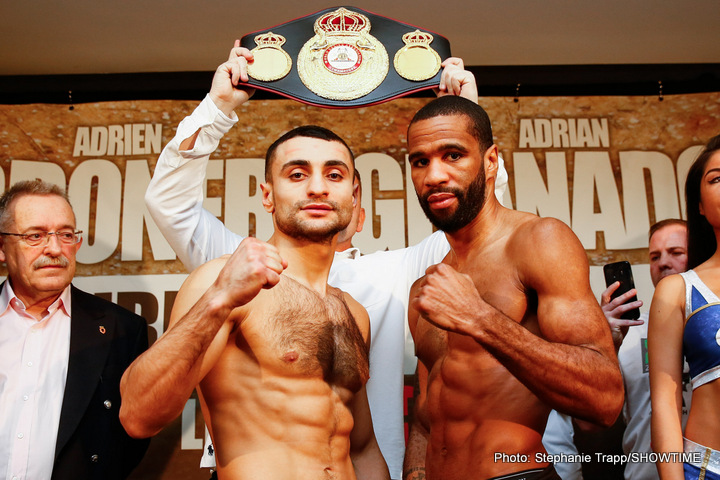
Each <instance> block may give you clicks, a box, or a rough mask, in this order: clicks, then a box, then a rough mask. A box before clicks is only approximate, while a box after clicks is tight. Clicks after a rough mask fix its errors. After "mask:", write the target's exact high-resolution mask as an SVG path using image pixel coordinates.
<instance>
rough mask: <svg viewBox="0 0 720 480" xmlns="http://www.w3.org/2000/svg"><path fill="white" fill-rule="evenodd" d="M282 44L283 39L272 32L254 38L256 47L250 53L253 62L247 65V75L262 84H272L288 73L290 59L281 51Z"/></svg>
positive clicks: (290, 64) (290, 63)
mask: <svg viewBox="0 0 720 480" xmlns="http://www.w3.org/2000/svg"><path fill="white" fill-rule="evenodd" d="M284 43H285V37H283V36H282V35H277V34H274V33H273V32H267V33H263V34H262V35H258V36H256V37H255V45H257V47H255V48H253V49H252V50H251V51H250V52H251V53H252V54H253V62H252V63H249V64H248V75H250V76H251V77H253V78H256V79H258V80H261V81H263V82H273V81H275V80H280V79H281V78H283V77H284V76H285V75H287V74H288V73H290V69H291V68H292V59H291V58H290V55H288V54H287V52H286V51H285V50H283V49H282V46H283V44H284Z"/></svg>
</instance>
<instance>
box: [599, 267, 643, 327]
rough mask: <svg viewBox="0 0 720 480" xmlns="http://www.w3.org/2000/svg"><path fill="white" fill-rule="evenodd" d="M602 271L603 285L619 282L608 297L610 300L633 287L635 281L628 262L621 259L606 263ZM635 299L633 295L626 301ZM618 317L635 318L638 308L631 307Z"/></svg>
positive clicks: (638, 313) (638, 315) (637, 316)
mask: <svg viewBox="0 0 720 480" xmlns="http://www.w3.org/2000/svg"><path fill="white" fill-rule="evenodd" d="M603 273H604V274H605V286H606V287H609V286H610V285H612V284H613V283H615V282H620V286H619V287H618V289H617V290H615V291H614V292H613V294H612V296H611V297H610V298H611V300H612V299H614V298H615V297H619V296H620V295H622V294H623V293H625V292H627V291H628V290H632V289H633V288H635V281H634V280H633V274H632V268H630V262H626V261H622V262H615V263H608V264H607V265H605V266H604V267H603ZM635 301H637V296H636V295H633V296H632V298H630V299H629V300H628V301H627V302H625V303H629V302H635ZM620 318H623V319H625V320H637V319H638V318H640V309H639V308H633V309H632V310H628V311H627V312H625V313H623V314H622V316H621V317H620Z"/></svg>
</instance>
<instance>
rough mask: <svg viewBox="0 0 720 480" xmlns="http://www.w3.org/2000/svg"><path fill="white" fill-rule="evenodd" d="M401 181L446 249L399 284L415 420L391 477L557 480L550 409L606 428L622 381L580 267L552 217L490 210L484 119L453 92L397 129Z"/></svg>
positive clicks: (574, 243)
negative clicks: (414, 374) (549, 451)
mask: <svg viewBox="0 0 720 480" xmlns="http://www.w3.org/2000/svg"><path fill="white" fill-rule="evenodd" d="M408 147H409V160H410V164H411V168H412V179H413V183H414V185H415V190H416V192H417V194H418V198H419V200H420V203H421V206H422V207H423V209H424V210H425V213H426V215H427V216H428V218H429V219H430V221H431V222H432V223H433V224H434V225H435V226H436V227H438V228H440V229H441V230H443V231H444V232H445V233H446V236H447V238H448V241H449V242H450V245H451V251H450V253H449V254H448V255H447V257H445V259H444V260H443V262H442V263H441V264H439V265H435V266H433V267H430V268H429V269H428V270H427V272H426V276H425V277H423V278H421V279H420V280H418V281H417V282H416V284H415V285H414V286H413V289H412V291H411V294H410V300H411V303H410V313H409V321H410V330H411V332H412V334H413V338H414V340H415V345H416V353H417V356H418V359H419V360H420V361H419V363H418V390H417V397H416V403H415V405H416V418H415V422H414V424H413V426H412V429H411V434H410V441H409V445H408V448H407V452H406V457H405V478H406V479H407V480H417V479H424V478H427V479H429V480H437V479H452V480H455V479H463V480H465V479H468V478H472V479H489V478H503V479H505V478H508V479H527V480H530V479H547V478H559V477H557V474H556V473H555V472H554V470H553V469H552V465H551V464H550V465H549V464H548V462H547V461H544V459H543V457H542V454H544V453H545V450H544V448H543V446H542V442H541V440H542V435H543V431H544V429H545V424H546V422H547V416H548V413H549V412H550V410H551V409H552V408H555V409H557V410H558V411H561V412H564V413H568V414H570V415H572V416H574V417H578V418H581V419H585V420H588V421H591V422H595V423H599V424H603V425H610V424H612V423H613V421H614V420H615V418H616V417H617V415H618V413H619V412H620V409H621V407H622V401H623V392H622V388H623V386H622V379H621V377H620V371H619V368H618V365H617V359H616V357H615V353H614V349H613V344H612V339H611V336H610V331H609V328H608V326H607V322H605V320H604V317H603V314H602V311H601V310H600V307H599V305H598V303H597V301H596V300H595V297H594V295H593V293H592V291H591V290H590V285H589V268H588V262H587V258H586V255H585V251H584V250H583V247H582V245H581V244H580V242H579V241H578V240H577V238H576V237H575V236H574V234H573V233H572V231H571V230H570V229H569V228H567V227H566V226H565V225H564V224H562V223H561V222H559V221H557V220H554V219H549V218H548V219H542V218H539V217H537V216H535V215H531V214H528V213H523V212H516V211H513V210H509V209H506V208H504V207H502V206H501V205H500V204H499V203H498V202H497V200H496V199H495V197H494V195H492V194H491V195H486V192H492V191H493V188H494V183H495V175H496V173H497V155H498V152H497V146H496V145H494V144H493V139H492V130H491V127H490V121H489V119H488V118H487V114H486V113H485V112H484V110H482V108H481V107H479V106H478V105H476V104H474V103H472V102H468V101H466V100H465V99H462V98H458V97H441V98H439V99H437V100H434V101H433V102H431V103H430V104H428V105H427V106H425V107H424V108H423V109H421V110H420V111H419V112H418V113H417V114H416V116H415V118H414V119H413V121H412V122H411V124H410V127H409V130H408Z"/></svg>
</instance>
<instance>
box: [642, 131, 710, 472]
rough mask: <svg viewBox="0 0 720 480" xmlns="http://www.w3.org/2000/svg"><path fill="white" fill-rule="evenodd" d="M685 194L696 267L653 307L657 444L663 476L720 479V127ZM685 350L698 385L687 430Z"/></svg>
mask: <svg viewBox="0 0 720 480" xmlns="http://www.w3.org/2000/svg"><path fill="white" fill-rule="evenodd" d="M685 198H686V204H687V213H688V215H687V217H688V268H689V269H690V270H688V271H687V272H685V273H681V274H678V275H671V276H669V277H666V278H664V279H663V280H661V281H660V283H659V284H658V285H657V288H656V289H655V295H654V296H653V300H652V306H651V307H650V319H649V327H648V328H649V333H648V349H649V354H650V391H651V396H652V445H653V449H654V451H655V452H657V453H659V454H661V455H658V458H657V460H658V461H657V467H658V471H659V472H660V478H661V479H662V480H667V479H673V480H675V479H678V480H679V479H683V478H684V479H700V480H714V479H718V480H720V381H717V380H718V378H720V300H719V299H718V294H720V250H718V238H720V135H718V136H716V137H714V138H712V139H711V140H710V142H709V143H708V144H707V146H706V147H705V150H704V151H703V152H702V153H701V154H700V156H699V157H698V158H697V160H696V161H695V163H693V165H692V166H691V167H690V170H689V172H688V177H687V181H686V183H685ZM683 355H684V356H685V358H686V359H687V361H688V364H689V365H690V377H691V381H692V388H693V392H692V404H691V407H690V414H689V416H688V419H687V425H686V426H685V432H683V431H682V427H681V425H680V414H681V410H682V396H681V393H682V369H683ZM680 452H685V453H684V454H683V455H681V453H680Z"/></svg>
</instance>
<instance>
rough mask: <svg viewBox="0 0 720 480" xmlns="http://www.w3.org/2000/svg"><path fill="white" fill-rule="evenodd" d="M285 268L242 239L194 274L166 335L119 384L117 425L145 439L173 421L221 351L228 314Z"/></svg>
mask: <svg viewBox="0 0 720 480" xmlns="http://www.w3.org/2000/svg"><path fill="white" fill-rule="evenodd" d="M286 266H287V264H286V263H285V262H284V261H283V260H282V259H281V258H280V255H279V253H278V251H277V249H276V248H275V247H274V246H272V245H269V244H266V243H263V242H260V241H258V240H256V239H254V238H247V239H245V240H244V241H243V243H242V244H241V245H240V246H239V247H238V249H237V250H236V251H235V253H233V255H232V256H229V257H227V258H224V259H218V260H216V261H214V262H212V263H209V264H207V265H206V266H203V267H202V268H199V269H197V270H196V271H195V272H193V273H192V274H191V275H190V276H189V277H188V279H187V280H186V281H185V283H184V284H183V286H182V288H181V289H180V291H179V292H178V296H177V298H176V301H175V305H174V307H173V311H172V314H171V317H170V326H169V328H168V330H167V331H166V332H165V333H164V334H163V336H162V337H160V338H159V339H158V340H157V341H156V342H155V343H154V344H153V346H152V347H150V349H148V350H147V351H146V352H145V353H143V354H142V355H141V356H139V357H138V358H137V359H136V360H135V361H134V362H133V363H132V364H131V365H130V367H128V369H127V370H126V371H125V374H124V375H123V377H122V380H121V381H120V394H121V396H122V406H121V407H120V421H121V422H122V424H123V426H124V427H125V430H126V431H127V432H128V434H129V435H130V436H132V437H135V438H145V437H149V436H152V435H155V434H156V433H158V432H159V431H160V430H162V428H163V427H164V426H165V425H167V424H168V423H170V422H171V421H172V420H173V419H175V418H177V416H178V415H180V413H181V412H182V410H183V407H184V405H185V402H186V401H187V399H188V398H189V397H190V395H191V394H192V391H193V389H194V388H195V387H196V385H197V384H198V383H200V380H202V379H203V377H204V376H205V375H206V374H207V372H208V371H209V370H210V369H211V368H212V367H213V365H214V364H215V362H216V361H217V359H218V357H219V356H220V354H221V353H222V352H223V350H224V348H225V344H226V343H227V338H228V335H229V333H230V331H231V329H232V327H233V324H232V322H230V321H228V315H229V314H230V312H231V311H232V310H233V309H234V308H236V307H239V306H242V305H245V304H247V303H248V302H249V301H250V300H252V299H253V298H254V297H255V296H256V295H257V294H258V292H259V291H260V289H261V288H270V287H272V286H274V285H276V284H277V282H278V281H279V280H280V273H282V271H283V269H284V268H285V267H286Z"/></svg>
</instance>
